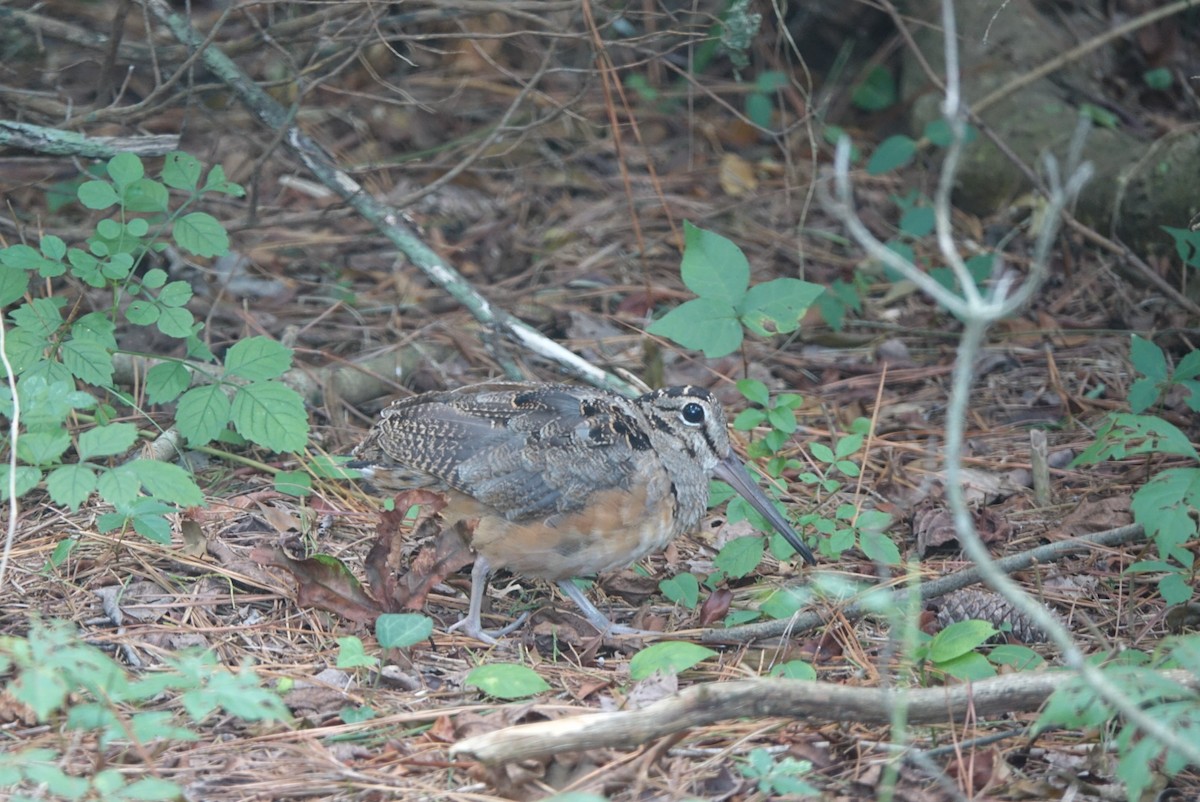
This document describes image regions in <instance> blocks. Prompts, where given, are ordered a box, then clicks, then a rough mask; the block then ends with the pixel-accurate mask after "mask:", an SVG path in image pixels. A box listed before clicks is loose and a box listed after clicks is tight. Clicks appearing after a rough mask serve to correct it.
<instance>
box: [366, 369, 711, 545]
mask: <svg viewBox="0 0 1200 802" xmlns="http://www.w3.org/2000/svg"><path fill="white" fill-rule="evenodd" d="M689 403H699V404H702V405H703V410H704V414H703V416H702V420H700V421H699V422H698V423H697V424H687V423H685V422H684V421H683V420H682V418H681V414H682V409H683V407H684V406H686V405H687V404H689ZM725 427H726V421H725V414H724V412H723V411H722V410H721V407H720V405H719V404H718V403H717V402H716V401H715V399H713V397H712V395H711V394H710V393H709V392H708V391H707V390H704V389H702V388H697V387H672V388H667V389H664V390H656V391H654V392H652V393H647V394H646V395H643V396H641V397H639V398H636V399H627V398H623V397H621V396H618V395H616V394H614V393H608V392H604V391H601V390H594V389H588V388H581V387H576V386H573V385H567V384H520V383H503V382H496V383H490V384H483V385H474V386H471V387H464V388H461V389H458V390H448V391H446V392H437V393H426V394H424V395H420V396H416V397H413V398H408V399H404V400H402V401H398V402H396V403H395V404H393V405H391V406H390V407H388V408H387V409H385V410H384V411H383V413H382V417H381V419H380V421H379V422H378V423H376V425H375V427H374V428H373V429H372V430H371V433H370V434H369V435H368V436H367V438H366V440H364V441H363V443H362V444H361V445H359V447H358V448H356V449H355V450H354V455H353V456H354V459H355V460H356V464H359V463H363V464H366V465H368V466H370V469H371V474H370V480H371V481H372V482H373V483H374V484H376V485H378V486H380V487H384V488H393V487H416V486H433V487H449V488H453V489H454V490H457V491H459V492H461V493H463V494H465V495H467V496H470V497H471V498H473V499H476V500H477V501H479V502H480V503H482V504H484V505H487V506H488V507H490V508H492V509H493V510H495V512H496V513H498V514H500V515H502V516H504V517H505V518H506V519H508V520H510V521H513V522H518V523H526V522H530V521H535V520H539V519H546V518H550V517H552V516H555V515H562V514H568V513H574V512H578V511H580V510H582V509H584V508H585V507H586V506H587V504H588V501H589V499H590V498H592V497H593V495H594V494H596V493H598V492H602V491H605V490H611V489H621V490H626V491H628V490H630V489H631V488H632V487H633V486H635V485H636V484H638V483H645V482H652V483H655V484H662V485H663V486H662V488H661V490H660V491H659V493H660V494H664V495H665V494H670V495H671V497H672V503H673V505H674V506H675V509H676V515H675V527H673V528H675V529H676V532H675V533H674V534H678V533H679V532H682V531H685V530H687V529H690V528H692V527H694V526H695V525H696V524H697V523H698V522H699V520H700V517H701V516H702V515H703V514H704V510H705V506H706V504H707V501H708V477H709V475H710V474H711V472H712V469H713V466H714V465H716V463H717V462H718V461H719V460H721V459H723V458H724V457H725V456H726V455H728V453H729V437H728V435H727V433H726V428H725Z"/></svg>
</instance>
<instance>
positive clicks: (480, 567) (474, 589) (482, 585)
mask: <svg viewBox="0 0 1200 802" xmlns="http://www.w3.org/2000/svg"><path fill="white" fill-rule="evenodd" d="M491 573H492V567H491V566H490V565H488V561H487V559H486V558H485V557H484V556H483V555H482V554H477V555H475V564H474V565H473V566H472V567H471V602H470V604H469V605H468V607H467V617H466V618H464V619H463V620H461V621H459V622H458V623H457V624H451V625H450V626H449V628H447V630H446V631H447V632H453V631H454V630H456V629H461V630H462V631H463V632H465V633H466V634H468V635H470V636H471V637H472V638H475V639H476V640H480V641H483V642H484V643H488V644H491V645H493V646H494V645H496V644H497V643H498V642H499V641H497V640H496V639H497V638H503V637H504V636H505V635H507V634H508V633H510V632H512V631H513V630H515V629H516V628H517V627H519V626H521V625H522V624H524V623H525V619H526V618H528V617H529V613H521V615H520V616H519V617H518V618H517V620H516V621H513V622H512V623H511V624H509V625H508V626H506V627H502V628H501V629H498V630H496V631H495V632H488V631H487V630H486V629H484V628H483V594H484V593H485V592H486V591H487V581H488V575H489V574H491ZM597 612H599V611H597Z"/></svg>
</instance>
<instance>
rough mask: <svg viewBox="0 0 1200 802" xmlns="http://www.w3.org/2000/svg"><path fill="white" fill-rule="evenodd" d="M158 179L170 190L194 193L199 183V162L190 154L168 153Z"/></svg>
mask: <svg viewBox="0 0 1200 802" xmlns="http://www.w3.org/2000/svg"><path fill="white" fill-rule="evenodd" d="M160 177H161V178H162V182H163V183H164V184H166V185H167V186H169V187H171V188H172V189H182V190H185V191H187V192H194V191H195V190H196V187H197V186H198V185H199V183H200V162H199V160H197V159H196V157H195V156H193V155H191V154H190V153H182V152H178V151H177V152H175V153H168V154H167V157H166V158H165V159H164V160H163V168H162V175H161V176H160Z"/></svg>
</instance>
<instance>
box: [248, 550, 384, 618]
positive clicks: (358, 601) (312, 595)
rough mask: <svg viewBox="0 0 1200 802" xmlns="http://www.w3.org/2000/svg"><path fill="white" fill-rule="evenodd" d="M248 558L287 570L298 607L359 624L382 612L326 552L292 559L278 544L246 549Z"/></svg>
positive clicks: (339, 563) (352, 576) (359, 585)
mask: <svg viewBox="0 0 1200 802" xmlns="http://www.w3.org/2000/svg"><path fill="white" fill-rule="evenodd" d="M250 559H252V560H254V561H255V562H256V563H259V564H260V565H272V566H275V567H276V568H283V569H284V570H286V571H288V572H289V573H290V574H291V575H292V577H293V578H295V580H296V603H297V604H299V605H300V606H301V607H316V608H318V609H321V610H327V611H329V612H331V613H337V614H338V615H340V616H342V617H344V618H348V619H350V620H351V621H356V622H358V623H360V624H369V623H370V622H372V621H374V620H375V619H376V618H377V617H378V616H379V614H380V613H382V612H383V609H382V608H381V607H380V605H379V604H378V603H377V602H376V601H375V600H374V599H372V598H371V597H370V596H368V595H367V593H366V591H364V590H363V587H362V585H361V584H360V583H359V581H358V580H357V579H356V578H355V577H354V574H352V573H350V569H348V568H347V567H346V566H345V565H344V564H343V563H342V562H341V561H340V560H337V559H335V558H333V557H330V556H328V555H325V554H318V555H315V556H313V557H308V558H306V559H303V560H295V559H292V558H291V557H289V556H288V555H287V553H286V552H284V550H283V549H281V548H279V547H278V546H274V547H271V548H267V547H264V546H259V547H258V548H256V549H254V550H253V551H251V552H250Z"/></svg>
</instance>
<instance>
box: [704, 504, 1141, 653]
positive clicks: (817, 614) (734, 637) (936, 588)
mask: <svg viewBox="0 0 1200 802" xmlns="http://www.w3.org/2000/svg"><path fill="white" fill-rule="evenodd" d="M1143 537H1145V532H1144V531H1143V530H1142V527H1141V525H1140V524H1129V525H1128V526H1121V527H1117V528H1116V529H1107V530H1105V531H1103V532H1095V533H1093V534H1090V535H1083V536H1082V537H1078V538H1074V539H1071V540H1059V541H1056V542H1054V543H1048V544H1046V545H1045V546H1038V547H1037V548H1035V549H1030V550H1029V551H1026V552H1022V553H1021V554H1014V555H1012V556H1010V557H1005V558H1003V559H1000V560H996V561H995V566H996V568H997V569H998V570H1000V571H1001V572H1003V573H1005V574H1012V573H1014V572H1016V571H1024V570H1025V569H1027V568H1032V567H1033V566H1034V565H1039V564H1043V563H1050V562H1055V561H1057V560H1061V559H1063V558H1064V557H1067V556H1068V555H1071V554H1077V553H1079V552H1081V551H1087V550H1089V549H1093V548H1096V547H1097V546H1103V547H1112V546H1119V545H1121V544H1123V543H1130V542H1132V541H1134V540H1138V539H1140V538H1143ZM980 581H981V580H980V576H979V569H978V568H974V567H972V568H967V569H965V570H962V571H956V572H955V573H953V574H947V575H946V576H943V577H939V578H937V579H934V580H931V581H929V582H922V583H921V584H920V585H918V586H917V589H916V592H917V593H918V594H920V596H921V598H922V599H923V600H928V599H936V598H938V597H939V596H944V595H946V594H947V593H953V592H954V591H956V590H961V589H962V588H965V587H968V586H969V585H977V584H979V582H980ZM882 592H885V593H886V592H887V591H882ZM907 593H908V591H907V590H894V591H891V597H890V598H888V599H886V600H884V601H882V602H881V601H880V599H879V597H878V596H877V595H875V596H873V598H872V599H871V601H870V602H869V603H868V602H853V603H851V604H848V605H846V606H845V607H839V608H838V609H837V616H838V617H839V618H844V619H846V620H848V621H855V620H857V619H859V618H863V617H865V616H868V615H871V614H873V613H876V612H878V610H879V606H880V604H887V605H889V606H893V607H896V608H899V609H903V608H904V606H905V605H906V604H907V602H906V601H905V599H906V597H907ZM832 617H833V616H832V614H831V613H826V612H822V611H820V610H814V611H807V612H801V613H797V614H796V615H794V616H792V617H791V618H781V619H779V620H777V621H765V622H763V623H760V624H746V625H744V626H740V627H729V628H728V629H712V630H708V631H706V632H705V633H704V634H703V635H701V636H700V640H701V641H703V642H704V643H740V642H743V641H752V640H759V639H761V638H778V637H781V636H783V635H785V634H786V635H790V636H794V635H798V634H801V633H803V632H810V631H812V630H814V629H818V628H820V627H822V626H824V625H825V624H826V623H827V622H828V621H829V619H830V618H832Z"/></svg>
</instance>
